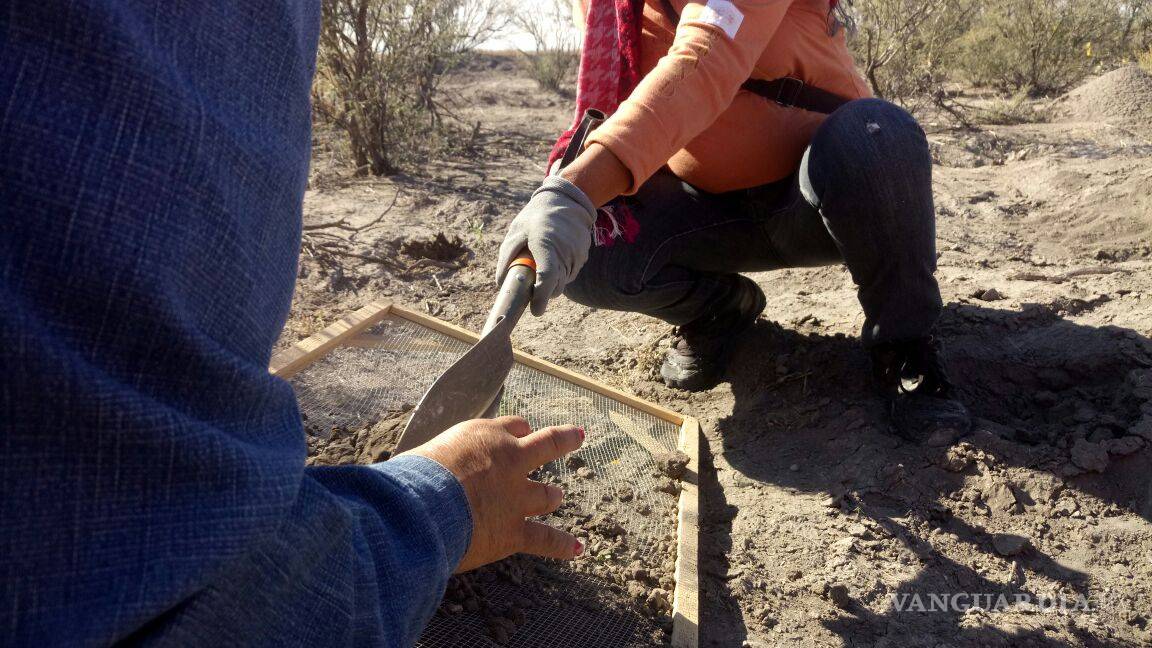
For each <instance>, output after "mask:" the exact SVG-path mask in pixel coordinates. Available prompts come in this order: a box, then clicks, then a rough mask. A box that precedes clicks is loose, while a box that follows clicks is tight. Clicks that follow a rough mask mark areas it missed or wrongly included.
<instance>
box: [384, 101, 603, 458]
mask: <svg viewBox="0 0 1152 648" xmlns="http://www.w3.org/2000/svg"><path fill="white" fill-rule="evenodd" d="M603 121H604V113H602V112H600V111H598V110H588V111H587V112H586V113H585V114H584V117H583V119H582V120H581V121H580V125H579V126H578V127H577V129H576V131H575V132H574V133H573V135H572V141H571V143H570V144H569V146H568V150H567V151H565V153H564V157H563V158H562V159H561V160H560V163H559V165H558V166H557V168H556V170H557V171H558V170H560V169H563V168H564V167H566V166H568V164H569V163H570V162H571V161H572V160H574V159H576V156H577V155H579V153H580V151H581V150H582V149H583V148H584V140H585V139H586V138H587V136H588V133H589V132H591V131H592V129H593V128H595V127H596V126H598V125H600V123H601V122H603ZM535 283H536V262H535V261H534V260H533V259H532V255H531V254H529V252H528V250H527V249H524V250H522V251H521V252H520V254H519V255H518V258H517V259H516V260H515V261H513V262H512V263H511V265H509V269H508V274H507V276H505V278H504V282H503V283H502V284H501V286H500V292H499V293H497V295H496V300H495V302H494V303H493V305H492V310H491V311H489V313H488V319H487V321H485V323H484V328H483V329H481V331H480V340H479V341H477V342H476V344H475V345H474V346H473V347H472V348H471V349H469V350H468V352H467V353H465V354H464V355H463V356H461V357H460V359H459V360H457V361H456V362H455V363H454V364H453V365H452V366H451V367H449V368H448V370H447V371H445V372H444V373H443V374H442V375H441V376H440V377H439V378H438V379H437V380H436V382H434V383H432V386H431V387H429V388H428V391H427V392H425V393H424V397H423V398H421V399H420V403H419V404H418V405H417V406H416V409H415V410H413V412H412V417H411V418H409V419H408V424H407V425H406V426H405V427H404V431H403V432H401V433H400V439H399V440H398V441H397V442H396V449H395V450H394V451H393V455H395V454H398V453H401V452H404V451H405V450H411V449H412V448H415V447H416V446H418V445H420V444H422V443H426V442H428V441H431V440H432V439H433V438H434V437H436V436H437V435H438V434H440V433H441V432H443V431H444V430H447V429H448V428H450V427H452V426H453V425H456V424H457V423H460V422H461V421H467V420H470V419H475V418H492V417H493V416H495V415H496V413H497V412H498V411H499V410H500V401H501V397H502V396H503V393H504V379H505V378H507V377H508V372H509V371H511V370H512V364H513V362H514V360H513V355H512V339H511V336H512V329H513V328H515V327H516V323H517V322H519V321H520V316H521V315H523V314H524V308H525V307H527V306H528V303H529V302H530V301H531V300H532V286H533V285H535Z"/></svg>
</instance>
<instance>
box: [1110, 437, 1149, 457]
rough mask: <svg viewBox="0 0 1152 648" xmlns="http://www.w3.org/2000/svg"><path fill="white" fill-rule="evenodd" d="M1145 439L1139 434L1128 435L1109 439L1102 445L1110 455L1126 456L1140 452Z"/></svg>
mask: <svg viewBox="0 0 1152 648" xmlns="http://www.w3.org/2000/svg"><path fill="white" fill-rule="evenodd" d="M1144 444H1145V442H1144V439H1142V438H1141V437H1138V436H1126V437H1120V438H1119V439H1108V440H1107V441H1105V442H1104V443H1103V444H1102V445H1103V446H1104V449H1105V450H1107V451H1108V454H1110V455H1116V456H1117V457H1126V456H1128V455H1130V454H1135V453H1136V452H1139V451H1140V449H1141V448H1143V447H1144Z"/></svg>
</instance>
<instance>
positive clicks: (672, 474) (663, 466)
mask: <svg viewBox="0 0 1152 648" xmlns="http://www.w3.org/2000/svg"><path fill="white" fill-rule="evenodd" d="M652 460H653V461H655V462H656V468H657V469H658V470H659V471H660V474H662V475H665V476H667V477H669V478H671V479H682V478H683V477H684V472H685V470H686V469H687V468H688V462H689V461H691V457H689V456H688V455H686V454H684V453H683V452H680V451H679V450H677V451H675V452H664V453H661V454H658V455H656V456H654V457H652Z"/></svg>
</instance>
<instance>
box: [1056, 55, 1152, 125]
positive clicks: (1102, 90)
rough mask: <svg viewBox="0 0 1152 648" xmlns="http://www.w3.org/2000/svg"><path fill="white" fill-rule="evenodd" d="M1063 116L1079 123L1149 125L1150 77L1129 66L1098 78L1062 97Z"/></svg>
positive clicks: (1151, 118) (1151, 117)
mask: <svg viewBox="0 0 1152 648" xmlns="http://www.w3.org/2000/svg"><path fill="white" fill-rule="evenodd" d="M1061 103H1062V104H1063V107H1064V112H1065V114H1066V115H1067V116H1068V117H1069V118H1072V119H1077V120H1083V121H1103V122H1127V121H1131V120H1141V121H1144V122H1148V121H1152V74H1148V73H1147V72H1145V71H1144V70H1143V69H1141V68H1140V67H1138V66H1135V65H1130V66H1128V67H1122V68H1120V69H1118V70H1113V71H1111V72H1109V73H1107V74H1104V75H1101V76H1098V77H1096V78H1095V79H1092V80H1091V81H1089V82H1087V83H1085V84H1084V85H1082V86H1080V87H1079V88H1076V89H1075V90H1073V91H1071V92H1069V93H1068V94H1066V95H1064V97H1063V98H1062V99H1061Z"/></svg>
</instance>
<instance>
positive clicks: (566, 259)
mask: <svg viewBox="0 0 1152 648" xmlns="http://www.w3.org/2000/svg"><path fill="white" fill-rule="evenodd" d="M595 222H596V206H595V205H593V204H592V201H591V200H589V199H588V196H586V195H585V194H584V192H583V191H581V190H580V187H577V186H576V185H574V184H572V183H571V182H569V181H567V180H565V179H564V178H561V177H560V176H549V177H548V178H546V179H545V180H544V184H542V185H540V188H539V189H537V190H536V191H535V192H534V193H533V194H532V199H531V200H529V201H528V204H527V205H526V206H525V207H524V209H523V210H521V211H520V213H519V214H518V215H517V216H516V218H514V219H512V223H511V224H510V225H509V226H508V233H507V234H506V235H505V236H504V242H503V243H502V244H500V258H499V259H498V260H497V261H496V283H497V284H499V283H501V282H503V281H504V275H506V274H507V273H508V264H509V263H512V261H514V260H515V259H516V256H517V255H518V254H519V253H520V251H521V250H523V249H524V248H525V247H527V248H528V251H529V252H531V253H532V257H533V258H535V259H536V286H535V287H534V288H533V291H532V314H533V315H536V316H539V315H543V314H544V311H545V309H547V308H548V300H549V299H552V298H553V297H556V296H558V295H559V294H560V293H562V292H564V286H567V285H568V283H569V282H570V281H572V280H573V279H575V278H576V275H577V274H578V273H579V272H580V268H582V267H583V266H584V262H585V261H587V260H588V249H589V248H591V247H592V226H593V225H594V224H595Z"/></svg>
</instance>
